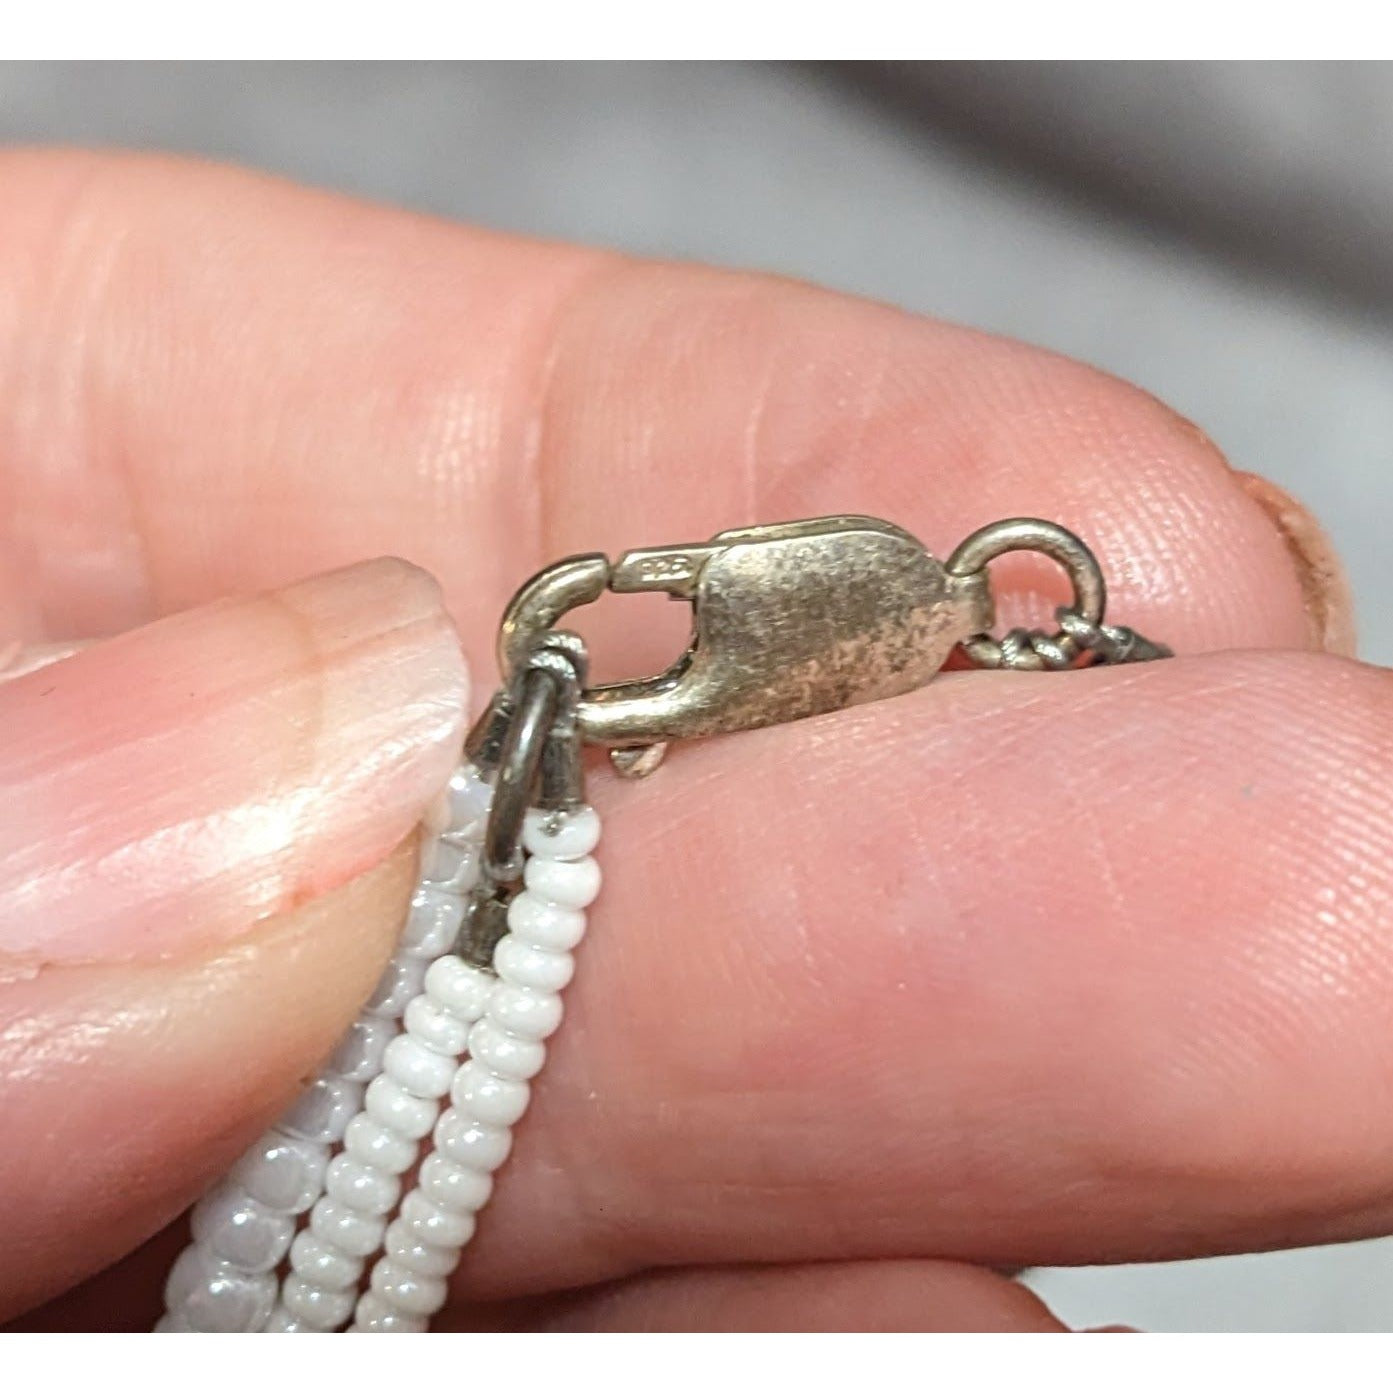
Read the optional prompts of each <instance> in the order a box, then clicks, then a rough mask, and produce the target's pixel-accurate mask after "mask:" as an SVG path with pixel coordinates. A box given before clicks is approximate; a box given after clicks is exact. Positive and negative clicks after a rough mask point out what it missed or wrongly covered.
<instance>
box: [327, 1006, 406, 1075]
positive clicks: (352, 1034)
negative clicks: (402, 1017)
mask: <svg viewBox="0 0 1393 1393" xmlns="http://www.w3.org/2000/svg"><path fill="white" fill-rule="evenodd" d="M396 1033H397V1029H396V1024H395V1022H393V1021H388V1020H383V1019H382V1018H381V1017H380V1016H359V1017H358V1019H357V1020H356V1021H354V1022H353V1024H352V1025H350V1026H349V1027H348V1029H347V1030H346V1031H345V1032H344V1036H343V1039H342V1040H340V1041H339V1044H338V1048H337V1049H336V1050H335V1051H334V1054H333V1058H332V1059H330V1061H329V1066H328V1068H329V1072H330V1073H333V1074H338V1075H339V1076H340V1077H341V1078H345V1079H351V1080H352V1081H353V1082H354V1083H368V1082H369V1081H371V1080H372V1079H375V1078H376V1077H377V1076H378V1075H379V1074H380V1073H381V1072H382V1051H383V1050H385V1049H386V1048H387V1042H388V1041H389V1040H390V1039H391V1038H392V1036H394V1035H395V1034H396Z"/></svg>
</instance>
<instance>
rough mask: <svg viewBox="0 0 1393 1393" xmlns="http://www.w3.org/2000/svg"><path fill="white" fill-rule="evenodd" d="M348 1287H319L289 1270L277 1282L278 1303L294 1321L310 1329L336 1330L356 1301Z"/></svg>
mask: <svg viewBox="0 0 1393 1393" xmlns="http://www.w3.org/2000/svg"><path fill="white" fill-rule="evenodd" d="M357 1301H358V1293H357V1292H356V1291H355V1290H354V1289H353V1288H352V1287H321V1286H319V1285H318V1283H316V1282H310V1281H306V1280H305V1278H303V1277H301V1276H300V1275H299V1274H298V1273H295V1272H292V1273H291V1274H290V1276H288V1277H287V1278H286V1279H285V1281H284V1282H283V1283H282V1284H281V1302H282V1304H283V1305H284V1306H285V1309H286V1310H287V1311H288V1312H289V1313H290V1314H291V1316H292V1317H294V1318H295V1319H296V1320H298V1321H300V1322H302V1323H303V1324H304V1325H307V1326H309V1327H310V1329H311V1330H336V1329H338V1327H339V1326H341V1325H346V1324H347V1322H348V1318H349V1317H350V1316H351V1315H352V1314H353V1307H354V1306H355V1305H356V1304H357Z"/></svg>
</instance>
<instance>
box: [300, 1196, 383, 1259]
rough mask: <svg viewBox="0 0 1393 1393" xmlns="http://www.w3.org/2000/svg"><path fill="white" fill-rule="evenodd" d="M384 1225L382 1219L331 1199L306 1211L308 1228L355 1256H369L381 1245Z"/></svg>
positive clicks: (320, 1202) (322, 1201)
mask: <svg viewBox="0 0 1393 1393" xmlns="http://www.w3.org/2000/svg"><path fill="white" fill-rule="evenodd" d="M386 1228H387V1221H386V1220H385V1219H382V1218H380V1217H379V1216H376V1215H372V1214H364V1213H363V1212H362V1211H361V1210H357V1209H350V1208H349V1207H348V1206H347V1205H344V1204H339V1203H338V1202H337V1201H335V1200H332V1199H327V1198H326V1199H322V1200H320V1201H319V1203H318V1204H316V1205H315V1207H314V1208H313V1209H311V1210H310V1231H311V1232H312V1233H315V1234H318V1235H319V1237H320V1238H322V1239H323V1240H324V1241H325V1242H326V1243H332V1244H333V1245H334V1246H335V1247H336V1248H342V1249H343V1251H344V1252H345V1253H350V1254H352V1255H353V1256H354V1257H355V1258H370V1257H371V1256H372V1255H373V1254H374V1253H375V1252H376V1251H377V1250H378V1248H379V1247H381V1246H382V1235H383V1233H384V1231H385V1230H386Z"/></svg>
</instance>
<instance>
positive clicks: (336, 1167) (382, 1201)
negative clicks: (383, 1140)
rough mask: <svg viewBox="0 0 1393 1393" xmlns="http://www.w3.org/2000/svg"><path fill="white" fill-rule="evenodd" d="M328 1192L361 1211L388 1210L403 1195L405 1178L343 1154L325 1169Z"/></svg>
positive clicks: (325, 1185)
mask: <svg viewBox="0 0 1393 1393" xmlns="http://www.w3.org/2000/svg"><path fill="white" fill-rule="evenodd" d="M324 1193H325V1194H326V1195H328V1196H329V1198H330V1199H331V1200H337V1201H338V1203H339V1204H342V1205H344V1206H346V1207H347V1208H349V1209H355V1210H357V1211H358V1213H360V1214H386V1213H388V1212H389V1211H390V1210H391V1209H392V1208H393V1207H394V1206H395V1205H396V1202H397V1200H398V1198H399V1197H400V1195H401V1181H400V1180H398V1179H397V1177H396V1176H395V1175H393V1174H392V1173H391V1172H390V1171H384V1170H379V1169H378V1168H377V1167H376V1166H365V1165H364V1164H363V1163H362V1162H361V1161H358V1160H355V1159H354V1158H353V1157H352V1156H348V1155H340V1156H335V1157H334V1159H333V1160H332V1161H330V1162H329V1169H328V1170H327V1171H325V1172H324Z"/></svg>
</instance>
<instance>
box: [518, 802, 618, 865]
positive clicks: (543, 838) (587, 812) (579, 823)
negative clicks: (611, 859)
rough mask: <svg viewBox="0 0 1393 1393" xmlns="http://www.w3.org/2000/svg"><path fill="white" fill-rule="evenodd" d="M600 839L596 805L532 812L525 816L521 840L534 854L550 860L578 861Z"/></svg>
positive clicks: (592, 849)
mask: <svg viewBox="0 0 1393 1393" xmlns="http://www.w3.org/2000/svg"><path fill="white" fill-rule="evenodd" d="M599 840H600V817H599V814H598V813H596V811H595V809H594V808H579V809H577V810H576V811H575V812H573V813H540V812H530V813H528V814H527V816H526V817H525V818H524V819H523V824H522V844H523V846H525V847H526V848H527V850H528V851H530V852H531V853H532V855H533V856H542V857H545V858H546V859H547V860H549V861H579V860H580V858H581V857H582V856H589V855H590V853H591V852H592V851H594V850H595V847H596V846H597V845H598V844H599Z"/></svg>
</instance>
